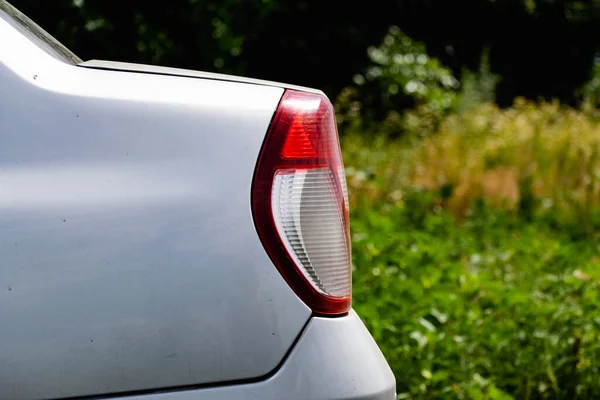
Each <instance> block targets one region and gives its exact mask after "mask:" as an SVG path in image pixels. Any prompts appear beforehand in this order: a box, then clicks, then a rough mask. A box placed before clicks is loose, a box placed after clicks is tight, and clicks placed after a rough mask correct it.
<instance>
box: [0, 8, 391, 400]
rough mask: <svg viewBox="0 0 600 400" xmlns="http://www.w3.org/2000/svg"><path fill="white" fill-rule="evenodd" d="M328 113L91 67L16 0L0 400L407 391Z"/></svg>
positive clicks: (2, 91)
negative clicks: (357, 248) (353, 246)
mask: <svg viewBox="0 0 600 400" xmlns="http://www.w3.org/2000/svg"><path fill="white" fill-rule="evenodd" d="M344 176H345V175H344V167H343V163H342V156H341V152H340V147H339V140H338V136H337V129H336V124H335V116H334V112H333V109H332V106H331V103H330V102H329V100H328V99H327V97H325V95H323V93H322V92H320V91H318V90H313V89H307V88H302V87H295V86H290V85H285V84H280V83H274V82H265V81H259V80H252V79H245V78H239V77H232V76H224V75H216V74H209V73H204V72H196V71H186V70H179V69H171V68H158V67H152V66H144V65H134V64H125V63H115V62H107V61H95V60H92V61H87V62H82V61H81V60H80V59H79V58H78V57H77V56H75V55H74V54H72V53H71V52H70V51H69V50H67V49H66V48H65V47H63V46H62V45H61V44H59V43H58V42H56V41H55V40H54V39H53V38H52V37H50V36H49V35H48V34H47V33H46V32H44V31H43V30H42V29H40V28H39V27H38V26H37V25H35V24H34V23H33V22H31V21H30V20H29V19H28V18H27V17H25V16H24V15H23V14H21V13H20V12H18V11H17V10H16V9H15V8H13V7H12V6H10V5H9V4H8V3H6V2H5V1H4V0H0V399H2V400H4V399H7V400H8V399H12V400H22V399H32V400H35V399H68V398H78V399H81V398H84V399H100V398H102V399H106V398H111V399H113V398H114V399H131V400H134V399H135V400H209V399H210V400H220V399H244V398H248V399H393V398H395V381H394V376H393V374H392V372H391V370H390V368H389V366H388V364H387V363H386V361H385V359H384V357H383V355H382V354H381V352H380V350H379V348H378V347H377V345H376V343H375V342H374V340H373V339H372V337H371V335H370V334H369V332H368V331H367V330H366V328H365V326H364V325H363V323H362V322H361V321H360V319H359V317H358V316H357V315H356V313H355V312H354V311H353V310H352V308H351V286H352V285H351V250H350V235H349V219H348V196H347V189H346V182H345V177H344Z"/></svg>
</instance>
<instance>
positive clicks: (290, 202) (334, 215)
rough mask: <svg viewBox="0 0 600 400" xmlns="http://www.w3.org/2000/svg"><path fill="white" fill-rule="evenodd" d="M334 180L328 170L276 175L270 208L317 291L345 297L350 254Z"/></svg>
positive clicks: (299, 170) (278, 229) (321, 169)
mask: <svg viewBox="0 0 600 400" xmlns="http://www.w3.org/2000/svg"><path fill="white" fill-rule="evenodd" d="M335 179H336V177H335V176H334V175H333V174H332V172H331V170H330V169H329V168H316V169H289V170H280V171H277V173H276V174H275V179H274V180H273V191H272V200H271V205H272V212H273V219H274V220H275V226H276V227H277V231H278V232H279V234H280V235H281V239H282V241H283V243H284V245H285V247H286V249H287V251H288V253H289V254H290V255H291V256H292V258H293V259H294V262H295V263H296V265H297V266H298V267H300V270H301V271H302V273H303V274H304V275H305V277H306V278H307V279H308V280H309V281H310V282H311V284H312V285H314V286H315V287H316V288H317V289H318V290H319V291H321V292H322V293H324V294H327V295H330V296H337V297H340V296H345V295H347V294H348V293H350V285H351V282H350V279H351V277H350V269H349V265H350V249H349V246H348V243H347V236H346V228H345V221H344V209H343V203H342V198H340V194H339V190H338V186H337V183H336V181H335Z"/></svg>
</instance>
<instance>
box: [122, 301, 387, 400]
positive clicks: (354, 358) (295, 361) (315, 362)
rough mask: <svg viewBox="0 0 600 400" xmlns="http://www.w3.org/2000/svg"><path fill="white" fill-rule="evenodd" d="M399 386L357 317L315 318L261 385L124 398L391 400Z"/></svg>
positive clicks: (186, 399)
mask: <svg viewBox="0 0 600 400" xmlns="http://www.w3.org/2000/svg"><path fill="white" fill-rule="evenodd" d="M395 390H396V382H395V380H394V375H393V374H392V371H391V369H390V367H389V366H388V364H387V362H386V360H385V358H384V357H383V354H381V351H380V350H379V348H378V347H377V344H376V343H375V341H374V340H373V338H372V337H371V335H370V333H369V332H368V331H367V329H366V328H365V326H364V325H363V323H362V321H361V320H360V318H359V317H358V315H357V314H356V313H355V312H354V311H351V312H350V313H349V314H348V315H347V316H345V317H341V318H318V317H313V318H312V319H311V320H310V322H309V323H308V325H307V327H306V329H305V331H304V332H303V334H302V336H301V337H300V339H299V341H298V343H297V344H296V346H295V347H294V349H293V350H292V352H291V353H290V354H289V356H288V358H287V360H285V362H284V363H283V365H282V366H281V367H280V369H279V370H278V371H277V372H275V374H273V375H272V376H271V377H269V378H268V379H265V380H263V381H260V382H255V383H247V384H237V385H231V386H220V387H213V388H204V389H197V390H186V391H179V392H170V393H156V394H151V395H144V396H135V397H124V398H123V400H125V399H127V400H222V399H264V400H271V399H272V400H275V399H290V400H293V399H311V400H319V399H323V400H325V399H327V400H331V399H340V400H341V399H344V400H358V399H360V400H392V399H395V398H396V395H395Z"/></svg>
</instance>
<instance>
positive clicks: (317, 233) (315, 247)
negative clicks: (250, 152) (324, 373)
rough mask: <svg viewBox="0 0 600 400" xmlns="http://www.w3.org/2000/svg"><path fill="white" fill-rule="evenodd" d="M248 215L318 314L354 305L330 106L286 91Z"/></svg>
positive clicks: (341, 173)
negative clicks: (250, 214)
mask: <svg viewBox="0 0 600 400" xmlns="http://www.w3.org/2000/svg"><path fill="white" fill-rule="evenodd" d="M252 213H253V215H254V223H255V224H256V227H257V230H258V234H259V236H260V238H261V240H262V243H263V245H264V246H265V248H266V250H267V252H268V253H269V256H270V257H271V259H272V260H273V262H274V263H275V265H276V266H277V268H278V269H279V271H280V272H281V274H282V275H283V277H284V278H285V279H286V281H287V282H288V284H289V285H290V286H291V287H292V289H293V290H294V291H295V292H296V294H297V295H298V296H300V298H301V299H302V300H303V301H304V302H305V303H306V304H307V305H308V306H309V307H311V308H312V310H313V311H314V312H316V313H319V314H328V315H335V314H343V313H346V312H348V310H349V309H350V305H351V293H352V268H351V249H350V234H349V232H350V227H349V218H348V195H347V189H346V179H345V173H344V165H343V162H342V154H341V151H340V144H339V139H338V134H337V128H336V124H335V114H334V111H333V107H332V106H331V103H330V102H329V100H328V99H327V98H326V97H325V96H323V95H320V94H313V93H305V92H297V91H291V90H288V91H286V92H285V93H284V95H283V98H282V100H281V103H280V104H279V108H278V109H277V111H276V113H275V116H274V118H273V122H272V124H271V126H270V128H269V131H268V133H267V137H266V139H265V143H264V144H263V147H262V150H261V153H260V156H259V158H258V164H257V166H256V171H255V175H254V182H253V186H252Z"/></svg>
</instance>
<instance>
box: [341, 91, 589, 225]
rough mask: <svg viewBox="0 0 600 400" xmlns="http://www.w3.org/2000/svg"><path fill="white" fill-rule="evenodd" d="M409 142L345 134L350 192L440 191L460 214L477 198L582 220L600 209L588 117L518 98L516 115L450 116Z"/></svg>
mask: <svg viewBox="0 0 600 400" xmlns="http://www.w3.org/2000/svg"><path fill="white" fill-rule="evenodd" d="M407 136H408V137H405V138H404V139H403V140H401V141H397V140H396V141H394V140H390V139H386V138H384V137H383V136H382V135H377V134H374V135H372V136H370V137H369V136H368V135H357V134H348V135H345V137H344V138H343V139H342V142H343V143H342V145H343V149H344V158H345V163H346V165H347V167H348V168H347V169H348V171H347V172H348V178H349V185H350V189H351V192H352V191H354V192H357V191H360V192H361V198H363V199H367V201H369V200H376V199H377V198H380V197H382V196H383V197H388V196H391V197H392V198H396V199H401V198H402V193H403V191H404V190H406V189H407V188H422V189H426V190H431V191H437V192H439V193H440V196H441V198H443V202H442V205H443V206H445V207H447V208H449V209H450V210H452V211H453V212H455V213H456V214H463V213H465V212H466V210H467V209H468V207H469V205H470V204H472V203H473V201H476V200H483V201H485V202H486V203H488V204H489V205H491V206H494V207H500V208H503V209H506V210H512V211H517V210H520V209H523V208H527V207H529V208H534V209H536V210H547V211H556V212H560V213H561V214H562V215H567V216H569V217H573V218H577V219H585V218H587V217H586V216H589V215H591V214H592V213H593V212H596V211H597V210H600V155H599V152H600V122H598V121H597V120H594V119H592V118H589V117H588V116H587V115H586V114H584V113H583V112H581V111H577V110H575V109H572V108H567V107H563V106H560V105H559V104H558V103H542V104H537V103H533V102H528V101H525V100H522V99H518V100H517V101H516V102H515V104H514V106H513V107H512V108H510V109H500V108H498V107H497V106H495V105H491V104H488V105H482V106H480V107H477V108H475V109H473V110H471V111H468V112H465V113H462V114H458V115H451V116H449V117H447V118H445V119H444V120H442V121H441V123H440V124H439V126H438V128H437V131H435V132H430V134H428V135H426V136H425V138H419V139H415V138H411V137H410V134H408V135H407Z"/></svg>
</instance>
